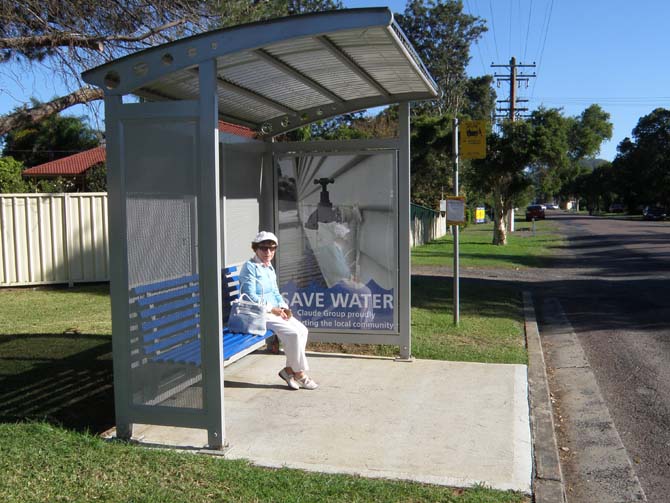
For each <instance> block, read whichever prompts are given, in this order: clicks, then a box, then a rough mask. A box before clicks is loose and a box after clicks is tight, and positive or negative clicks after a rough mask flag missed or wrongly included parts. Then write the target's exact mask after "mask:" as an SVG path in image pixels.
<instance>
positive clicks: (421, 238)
mask: <svg viewBox="0 0 670 503" xmlns="http://www.w3.org/2000/svg"><path fill="white" fill-rule="evenodd" d="M410 218H411V234H410V246H412V247H415V246H419V245H422V244H425V243H428V242H430V241H432V240H434V239H437V238H440V237H442V236H444V235H445V234H446V233H447V223H446V219H447V216H446V214H443V213H440V212H439V211H435V210H431V209H430V208H425V207H424V206H419V205H418V204H412V205H411V211H410Z"/></svg>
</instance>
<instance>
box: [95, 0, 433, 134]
mask: <svg viewBox="0 0 670 503" xmlns="http://www.w3.org/2000/svg"><path fill="white" fill-rule="evenodd" d="M212 58H214V59H216V62H217V96H218V107H219V116H220V118H221V119H222V120H226V121H228V122H233V123H235V124H240V125H244V126H248V127H251V128H252V129H255V130H257V131H258V132H259V134H261V135H276V134H279V133H282V132H285V131H288V130H291V129H294V128H296V127H299V126H302V125H304V124H308V123H310V122H314V121H316V120H321V119H326V118H329V117H333V116H336V115H340V114H343V113H348V112H353V111H356V110H362V109H365V108H371V107H376V106H382V105H387V104H392V103H398V102H401V101H409V100H412V101H414V100H425V99H433V98H435V97H437V95H438V88H437V85H436V84H435V82H434V81H433V79H432V78H431V76H430V75H429V74H428V72H427V70H426V69H425V67H424V65H423V64H422V62H421V61H420V59H419V58H418V56H417V55H416V53H415V52H414V50H413V49H412V47H411V45H410V44H409V42H408V41H407V39H406V38H405V36H404V34H403V33H402V31H401V30H400V28H399V27H398V26H397V24H396V23H395V21H394V19H393V14H392V13H391V11H389V10H388V9H386V8H375V9H350V10H341V11H332V12H326V13H319V14H311V15H304V16H294V17H288V18H282V19H276V20H271V21H267V22H263V23H253V24H249V25H242V26H238V27H233V28H228V29H223V30H216V31H212V32H208V33H204V34H202V35H198V36H196V37H191V38H187V39H183V40H178V41H176V42H171V43H169V44H165V45H161V46H158V47H154V48H152V49H148V50H145V51H142V52H139V53H136V54H133V55H130V56H126V57H124V58H121V59H119V60H116V61H114V62H111V63H108V64H106V65H103V66H100V67H98V68H95V69H93V70H90V71H88V72H85V73H84V74H83V78H84V80H85V81H86V82H88V83H90V84H94V85H97V86H99V87H102V88H103V89H105V91H106V93H107V94H109V95H125V94H134V95H137V96H140V97H142V98H143V99H145V100H147V101H169V100H195V99H198V97H199V94H200V90H199V79H198V65H199V64H200V63H202V62H203V61H207V60H211V59H212Z"/></svg>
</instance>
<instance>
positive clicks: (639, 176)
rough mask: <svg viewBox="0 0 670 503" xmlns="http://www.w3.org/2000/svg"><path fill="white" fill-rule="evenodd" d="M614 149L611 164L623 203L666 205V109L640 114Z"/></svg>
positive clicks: (669, 124) (669, 142)
mask: <svg viewBox="0 0 670 503" xmlns="http://www.w3.org/2000/svg"><path fill="white" fill-rule="evenodd" d="M618 151H619V153H618V155H617V157H616V158H615V159H614V161H613V163H612V165H613V169H614V172H615V177H616V187H617V191H618V192H620V193H621V194H622V195H623V197H624V200H625V202H626V205H627V206H628V207H629V208H631V209H632V208H636V207H637V206H641V205H647V204H655V203H659V204H663V205H665V206H670V110H668V109H665V108H657V109H655V110H653V111H652V112H651V113H650V114H648V115H645V116H644V117H641V118H640V120H639V121H638V123H637V125H636V126H635V128H634V129H633V132H632V139H630V138H625V139H624V140H623V141H622V142H621V143H620V144H619V147H618Z"/></svg>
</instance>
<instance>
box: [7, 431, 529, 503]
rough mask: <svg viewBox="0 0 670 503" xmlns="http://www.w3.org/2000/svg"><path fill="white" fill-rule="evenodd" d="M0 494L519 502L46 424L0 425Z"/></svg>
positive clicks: (158, 500) (93, 498)
mask: <svg viewBox="0 0 670 503" xmlns="http://www.w3.org/2000/svg"><path fill="white" fill-rule="evenodd" d="M0 445H1V446H2V456H0V473H2V474H3V475H2V477H0V494H2V500H3V501H7V502H16V503H19V502H32V501H35V502H37V501H40V502H41V501H49V502H134V503H140V502H146V503H149V502H155V503H171V502H180V503H181V502H190V503H198V502H219V501H226V502H251V501H277V502H321V501H323V502H347V503H348V502H368V501H389V502H391V501H393V502H423V501H425V502H429V501H441V502H458V503H494V502H495V503H502V502H510V503H511V502H522V501H528V498H526V497H524V496H522V495H519V494H516V493H512V492H501V491H493V490H490V489H486V488H482V487H477V488H473V489H469V490H454V489H450V488H444V487H436V486H430V485H424V484H416V483H407V482H395V481H386V480H379V479H364V478H360V477H351V476H344V475H329V474H319V473H307V472H302V471H299V470H289V469H279V470H272V469H263V468H258V467H254V466H251V465H250V464H249V463H247V462H244V461H232V460H224V459H219V458H213V457H209V456H201V455H195V454H189V453H180V452H169V451H159V450H155V449H141V448H137V447H135V446H132V445H128V444H123V443H109V442H105V441H103V440H101V439H99V438H97V437H92V436H89V435H82V434H77V433H73V432H69V431H66V430H64V429H61V428H56V427H54V426H51V425H49V424H45V423H23V424H16V425H13V424H0Z"/></svg>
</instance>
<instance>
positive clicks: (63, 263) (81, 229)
mask: <svg viewBox="0 0 670 503" xmlns="http://www.w3.org/2000/svg"><path fill="white" fill-rule="evenodd" d="M411 213H412V215H411V229H412V230H411V235H410V241H411V246H418V245H420V244H424V243H427V242H429V241H431V240H433V239H437V238H439V237H441V236H443V235H444V234H445V232H446V226H445V220H444V219H445V217H444V215H441V214H440V213H439V212H437V211H433V210H429V209H428V208H423V207H421V206H417V205H412V212H411ZM0 266H1V267H0V287H6V286H27V285H46V284H52V283H67V284H69V285H73V284H74V283H84V282H94V281H108V280H109V251H108V234H107V194H106V193H104V192H92V193H72V194H0Z"/></svg>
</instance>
